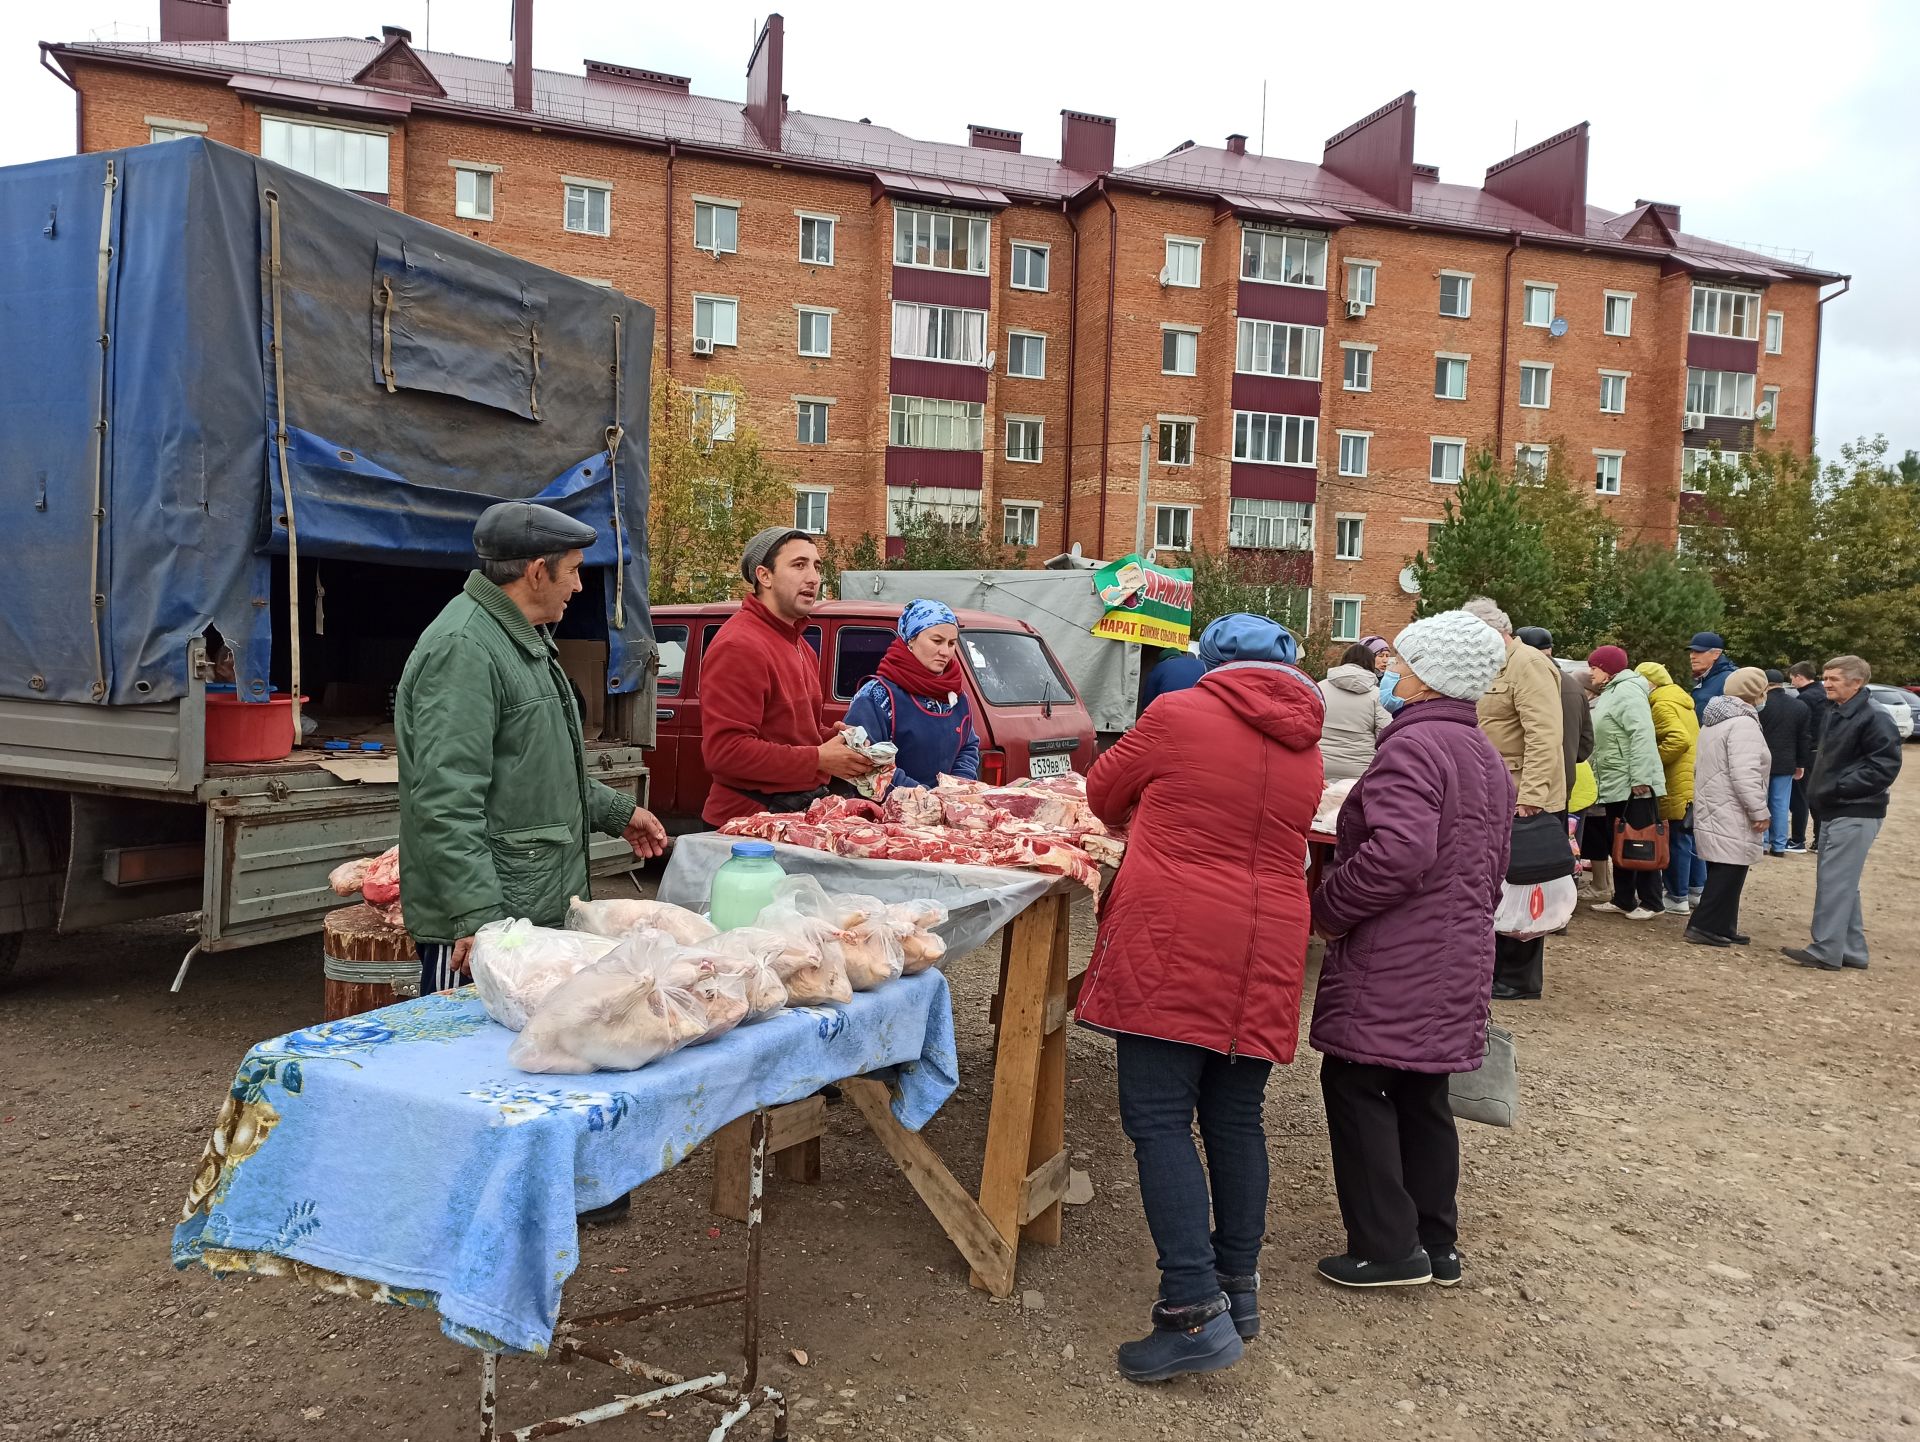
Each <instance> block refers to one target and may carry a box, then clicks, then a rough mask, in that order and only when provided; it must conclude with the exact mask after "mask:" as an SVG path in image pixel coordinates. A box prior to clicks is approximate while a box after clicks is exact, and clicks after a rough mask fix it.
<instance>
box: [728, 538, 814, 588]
mask: <svg viewBox="0 0 1920 1442" xmlns="http://www.w3.org/2000/svg"><path fill="white" fill-rule="evenodd" d="M792 540H801V541H811V540H813V537H812V536H810V535H808V534H807V533H806V532H805V531H797V530H795V529H794V528H793V527H792V526H768V527H767V528H766V529H765V530H764V531H756V532H754V536H753V539H752V540H751V541H748V542H747V549H746V550H745V551H743V552H741V555H740V574H741V576H743V577H744V578H745V579H746V583H747V584H748V585H749V586H751V585H752V584H753V583H754V581H755V580H756V579H757V578H756V577H755V576H754V574H753V573H754V572H755V571H757V570H759V569H760V568H761V567H762V566H766V567H767V568H768V569H769V570H771V569H772V561H773V557H774V555H775V554H776V553H777V552H778V551H779V549H780V548H781V547H782V546H784V545H786V543H787V542H788V541H792Z"/></svg>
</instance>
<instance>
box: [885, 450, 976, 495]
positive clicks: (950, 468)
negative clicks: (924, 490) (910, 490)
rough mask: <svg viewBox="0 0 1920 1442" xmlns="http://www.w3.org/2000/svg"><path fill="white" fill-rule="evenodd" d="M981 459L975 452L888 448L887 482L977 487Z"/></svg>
mask: <svg viewBox="0 0 1920 1442" xmlns="http://www.w3.org/2000/svg"><path fill="white" fill-rule="evenodd" d="M981 473H982V462H981V456H980V452H978V451H920V450H910V449H908V448H907V447H905V446H888V447H887V484H888V485H890V486H951V487H955V488H957V489H960V490H968V491H977V490H979V489H980V478H981Z"/></svg>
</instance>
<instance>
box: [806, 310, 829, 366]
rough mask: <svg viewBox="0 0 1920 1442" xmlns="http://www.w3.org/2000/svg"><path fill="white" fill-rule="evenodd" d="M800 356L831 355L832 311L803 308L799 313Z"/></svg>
mask: <svg viewBox="0 0 1920 1442" xmlns="http://www.w3.org/2000/svg"><path fill="white" fill-rule="evenodd" d="M800 354H801V355H807V356H830V355H832V354H833V312H832V311H830V310H811V309H805V308H803V309H802V310H801V311H800Z"/></svg>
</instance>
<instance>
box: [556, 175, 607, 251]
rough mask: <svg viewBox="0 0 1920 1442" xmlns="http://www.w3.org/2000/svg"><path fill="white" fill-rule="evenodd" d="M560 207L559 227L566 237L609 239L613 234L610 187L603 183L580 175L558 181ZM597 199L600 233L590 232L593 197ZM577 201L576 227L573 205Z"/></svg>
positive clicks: (566, 176) (605, 182)
mask: <svg viewBox="0 0 1920 1442" xmlns="http://www.w3.org/2000/svg"><path fill="white" fill-rule="evenodd" d="M560 187H561V196H562V200H561V207H560V224H561V227H562V228H563V229H564V230H565V231H566V232H567V234H568V235H602V236H605V235H612V234H613V184H612V182H610V181H605V180H589V179H587V178H586V177H585V176H580V175H563V176H561V177H560ZM596 194H597V195H599V197H600V222H601V223H600V229H598V230H595V229H594V228H593V197H594V196H595V195H596ZM576 195H577V196H578V198H579V201H580V224H578V225H575V224H573V202H574V199H575V197H576Z"/></svg>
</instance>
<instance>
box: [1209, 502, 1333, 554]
mask: <svg viewBox="0 0 1920 1442" xmlns="http://www.w3.org/2000/svg"><path fill="white" fill-rule="evenodd" d="M1263 536H1264V537H1265V539H1264V540H1262V539H1260V538H1261V537H1263ZM1276 538H1277V539H1276ZM1289 542H1292V544H1291V545H1290V544H1288V543H1289ZM1227 545H1228V546H1229V547H1231V548H1234V549H1238V550H1252V551H1311V550H1312V549H1313V502H1312V501H1267V500H1257V499H1255V498H1254V497H1252V496H1229V497H1228V498H1227Z"/></svg>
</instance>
